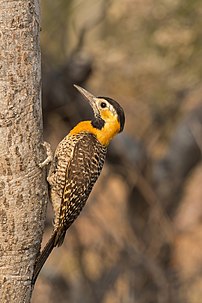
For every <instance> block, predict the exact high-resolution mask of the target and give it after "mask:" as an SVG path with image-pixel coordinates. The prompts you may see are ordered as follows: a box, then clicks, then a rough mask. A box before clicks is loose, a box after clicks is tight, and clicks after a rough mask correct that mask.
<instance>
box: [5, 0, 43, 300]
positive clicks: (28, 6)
mask: <svg viewBox="0 0 202 303" xmlns="http://www.w3.org/2000/svg"><path fill="white" fill-rule="evenodd" d="M39 28H40V27H39V2H38V0H19V1H14V0H0V142H1V146H0V302H1V303H8V302H9V303H12V302H15V303H20V302H29V301H30V296H31V287H30V283H31V277H32V271H33V265H34V261H35V258H36V254H37V251H38V250H39V246H40V242H41V238H42V231H43V227H44V217H45V209H46V207H45V205H46V198H45V197H46V185H45V182H44V176H43V174H42V171H41V170H40V169H39V167H38V166H37V164H38V163H39V162H40V161H41V157H42V148H41V145H40V142H41V140H42V115H41V106H40V105H41V104H40V89H41V68H40V47H39ZM23 298H26V299H25V300H24V299H23Z"/></svg>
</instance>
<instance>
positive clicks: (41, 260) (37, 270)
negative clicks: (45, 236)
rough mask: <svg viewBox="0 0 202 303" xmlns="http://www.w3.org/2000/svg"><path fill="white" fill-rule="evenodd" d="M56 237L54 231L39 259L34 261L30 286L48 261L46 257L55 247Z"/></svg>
mask: <svg viewBox="0 0 202 303" xmlns="http://www.w3.org/2000/svg"><path fill="white" fill-rule="evenodd" d="M56 236H57V231H54V232H53V234H52V236H51V237H50V239H49V241H48V243H47V244H46V246H45V247H44V249H43V250H42V252H41V253H40V255H39V257H38V258H37V260H36V263H35V267H34V274H33V278H32V285H34V284H35V282H36V279H37V277H38V275H39V273H40V271H41V269H42V267H43V265H44V263H45V262H46V260H47V259H48V256H49V255H50V253H51V251H52V250H53V248H54V247H55V246H56V245H55V239H56Z"/></svg>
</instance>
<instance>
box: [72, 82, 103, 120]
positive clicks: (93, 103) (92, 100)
mask: <svg viewBox="0 0 202 303" xmlns="http://www.w3.org/2000/svg"><path fill="white" fill-rule="evenodd" d="M74 87H75V88H76V89H77V90H78V91H79V92H80V93H81V94H82V95H83V96H84V97H85V98H86V99H87V101H88V102H89V103H90V106H91V107H92V109H93V112H94V115H95V116H99V115H100V113H99V110H98V106H97V102H98V98H96V97H95V96H94V95H92V94H91V93H89V92H88V91H87V90H85V89H84V88H82V87H81V86H78V85H76V84H74Z"/></svg>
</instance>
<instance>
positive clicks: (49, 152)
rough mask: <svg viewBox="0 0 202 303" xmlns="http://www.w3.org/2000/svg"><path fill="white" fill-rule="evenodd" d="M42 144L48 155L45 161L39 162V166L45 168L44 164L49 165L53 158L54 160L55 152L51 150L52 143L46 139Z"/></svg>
mask: <svg viewBox="0 0 202 303" xmlns="http://www.w3.org/2000/svg"><path fill="white" fill-rule="evenodd" d="M41 145H42V146H43V147H44V148H45V150H46V155H47V158H46V159H45V160H44V161H43V162H41V163H39V167H40V168H43V167H44V166H47V165H48V164H49V163H51V162H52V160H53V152H52V150H51V146H50V143H48V142H46V141H44V142H43V143H41Z"/></svg>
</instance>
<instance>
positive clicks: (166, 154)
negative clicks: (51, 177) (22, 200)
mask: <svg viewBox="0 0 202 303" xmlns="http://www.w3.org/2000/svg"><path fill="white" fill-rule="evenodd" d="M41 6H42V8H41V14H42V32H41V46H42V69H43V111H44V137H45V139H46V140H47V141H49V142H50V143H51V144H52V146H53V148H55V147H56V145H57V144H58V142H59V141H60V140H61V139H62V138H63V137H64V136H65V135H66V134H67V133H68V131H69V130H70V128H71V127H73V126H74V125H75V124H76V123H77V122H78V121H80V120H83V119H89V118H90V117H91V116H92V113H91V111H90V109H89V106H88V104H87V103H86V102H85V101H84V100H83V99H82V98H81V97H80V96H79V95H78V94H77V92H76V90H75V89H74V88H73V86H72V84H73V83H76V84H79V85H81V86H83V87H85V88H87V89H89V91H91V92H92V93H94V94H95V95H102V96H110V97H112V98H114V99H116V100H117V101H119V102H120V103H121V105H122V106H123V107H124V109H125V113H126V127H125V131H124V132H123V133H122V134H121V135H119V136H118V137H117V139H115V140H114V141H113V143H112V144H111V147H110V150H109V153H108V158H107V163H106V165H105V167H104V170H103V172H102V176H101V177H100V179H99V181H98V182H97V184H96V186H95V188H94V190H93V192H92V194H91V196H90V198H89V200H88V203H87V206H86V207H85V209H84V210H83V212H82V214H81V215H80V217H79V218H78V219H77V221H76V222H75V223H74V224H73V226H72V227H71V228H70V229H69V231H68V232H67V235H66V239H65V242H64V244H63V246H62V247H61V248H59V249H55V250H54V251H53V253H52V255H51V256H50V258H49V260H48V262H47V263H46V265H45V267H44V269H43V271H42V272H41V274H40V277H39V279H38V281H37V284H36V287H35V291H34V296H33V300H32V302H33V303H46V302H49V303H55V302H61V303H63V302H64V303H65V302H67V303H68V302H71V303H80V302H82V303H95V302H96V303H181V302H182V303H201V302H202V299H201V298H202V253H201V251H202V164H201V153H202V98H201V94H202V84H201V78H202V60H201V58H202V1H200V0H187V1H183V0H124V1H123V0H122V1H121V0H99V1H98V0H97V1H95V0H85V1H84V0H80V1H79V0H69V1H67V0H57V1H50V0H43V1H41ZM52 217H53V214H52V210H51V206H49V209H48V216H47V224H46V230H45V235H44V242H43V245H44V243H45V242H46V241H47V240H48V237H49V236H50V234H51V230H52Z"/></svg>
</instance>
